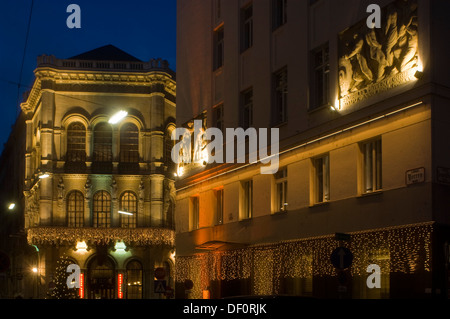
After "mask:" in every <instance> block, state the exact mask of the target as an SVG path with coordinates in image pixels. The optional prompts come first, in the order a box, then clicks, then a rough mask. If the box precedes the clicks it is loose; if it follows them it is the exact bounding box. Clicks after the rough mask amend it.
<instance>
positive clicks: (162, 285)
mask: <svg viewBox="0 0 450 319" xmlns="http://www.w3.org/2000/svg"><path fill="white" fill-rule="evenodd" d="M154 291H155V294H164V293H166V281H165V280H155V289H154Z"/></svg>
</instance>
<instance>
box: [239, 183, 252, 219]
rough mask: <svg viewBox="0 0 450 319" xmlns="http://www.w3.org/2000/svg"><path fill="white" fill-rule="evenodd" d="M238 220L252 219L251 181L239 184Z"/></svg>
mask: <svg viewBox="0 0 450 319" xmlns="http://www.w3.org/2000/svg"><path fill="white" fill-rule="evenodd" d="M240 211H241V213H240V220H249V219H252V218H253V180H252V179H249V180H246V181H242V182H241V203H240Z"/></svg>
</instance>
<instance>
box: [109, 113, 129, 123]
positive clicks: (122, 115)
mask: <svg viewBox="0 0 450 319" xmlns="http://www.w3.org/2000/svg"><path fill="white" fill-rule="evenodd" d="M127 115H128V112H127V111H123V110H121V111H119V112H117V113H116V114H114V115H113V116H111V118H110V119H109V121H108V123H109V124H117V123H119V122H120V121H122V120H123V119H124V118H125V117H126V116H127Z"/></svg>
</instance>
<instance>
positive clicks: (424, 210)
mask: <svg viewBox="0 0 450 319" xmlns="http://www.w3.org/2000/svg"><path fill="white" fill-rule="evenodd" d="M369 4H370V1H356V2H355V1H333V0H317V1H295V0H265V1H244V0H230V1H228V0H226V1H221V0H210V1H199V0H180V1H178V11H179V20H178V32H179V35H178V43H177V50H178V61H177V74H178V78H177V96H178V103H177V122H178V126H182V125H184V126H185V127H189V123H191V121H192V119H196V118H199V117H201V118H203V119H204V121H205V123H206V125H205V127H207V128H209V127H217V128H221V129H222V130H223V129H225V128H238V127H242V128H244V129H247V128H251V127H254V128H269V127H272V128H273V127H275V128H279V133H280V143H279V147H280V152H279V154H278V155H279V170H278V172H276V173H275V174H273V175H266V174H261V172H260V168H261V167H262V166H264V165H263V164H261V162H257V163H246V164H218V163H215V164H208V165H206V166H202V165H197V166H194V167H185V166H184V167H183V172H182V173H183V174H182V176H178V180H177V182H176V188H177V204H176V214H175V216H176V247H177V259H176V270H177V271H176V288H177V289H176V293H177V296H179V297H183V296H184V295H185V294H188V295H189V297H191V298H202V296H203V294H204V292H205V291H208V293H207V294H206V295H210V296H211V297H212V298H221V297H229V296H237V295H275V294H276V295H280V294H281V295H297V296H315V297H324V298H337V297H341V298H428V297H447V289H448V287H449V285H448V281H447V280H448V279H447V275H446V273H447V258H448V254H447V253H446V251H448V245H447V242H448V241H449V239H450V237H449V231H448V226H449V224H450V219H449V217H448V214H447V212H448V200H449V196H448V191H449V188H448V187H449V186H448V185H449V183H448V180H449V178H448V176H449V175H448V174H449V171H450V170H449V169H448V168H449V167H450V157H449V155H448V152H447V150H448V149H449V147H450V145H449V140H448V138H445V136H448V134H449V129H448V127H449V125H448V124H449V123H448V107H447V106H448V102H449V98H450V95H449V94H448V92H447V89H445V88H446V87H448V86H449V84H450V83H448V82H449V79H448V77H446V76H445V72H444V71H443V70H445V69H446V68H447V67H448V64H449V60H448V55H449V54H450V47H449V46H448V45H446V44H444V43H442V42H441V41H439V38H441V37H445V34H446V31H448V26H447V24H446V22H445V19H444V18H443V17H444V12H448V9H449V8H448V4H445V5H444V4H443V3H442V2H438V1H425V0H407V1H400V0H399V1H389V0H385V1H379V5H380V6H381V17H382V20H381V21H382V24H381V28H380V29H371V28H369V27H368V25H367V23H366V20H367V17H369V15H370V14H369V13H367V12H366V8H367V7H368V6H369ZM431 21H433V23H431ZM431 35H433V37H431ZM193 39H195V41H193ZM187 52H189V54H186V53H187ZM192 61H202V63H192ZM437 92H439V94H437ZM444 92H445V93H444ZM224 143H225V144H227V143H230V141H229V140H228V141H227V140H226V141H224ZM338 247H346V248H348V249H349V250H350V251H351V253H352V255H353V259H352V262H351V265H350V267H346V266H344V264H343V259H342V260H341V261H340V263H339V259H338V262H337V264H338V265H337V266H336V263H335V264H333V263H332V259H333V258H332V253H333V251H334V250H335V249H337V248H338ZM372 264H376V265H378V266H379V267H380V269H381V274H380V281H381V287H380V288H369V287H368V285H367V278H368V277H369V276H370V275H371V273H368V272H367V268H368V266H370V265H372ZM191 282H192V283H193V285H192V288H191V287H189V284H190V283H191ZM188 288H191V289H188ZM209 293H210V294H209Z"/></svg>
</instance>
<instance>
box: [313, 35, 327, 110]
mask: <svg viewBox="0 0 450 319" xmlns="http://www.w3.org/2000/svg"><path fill="white" fill-rule="evenodd" d="M319 55H320V56H321V63H317V57H318V56H319ZM310 59H311V63H310V65H311V69H310V70H311V75H310V78H311V85H310V96H311V100H310V106H309V110H310V111H313V110H316V109H320V108H322V107H325V106H329V105H330V46H329V43H328V42H326V43H324V44H322V45H321V46H319V47H317V48H315V49H314V50H312V51H311V53H310ZM318 74H321V79H320V85H318V84H317V82H318V81H319V79H318V76H317V75H318Z"/></svg>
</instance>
